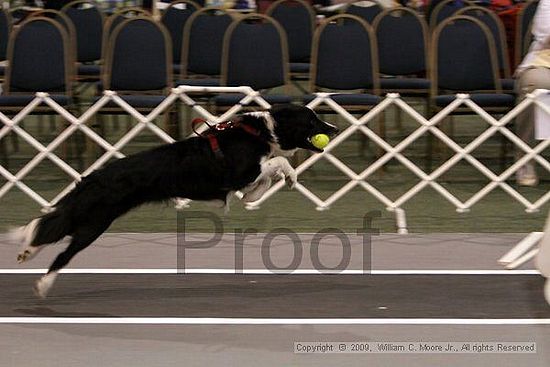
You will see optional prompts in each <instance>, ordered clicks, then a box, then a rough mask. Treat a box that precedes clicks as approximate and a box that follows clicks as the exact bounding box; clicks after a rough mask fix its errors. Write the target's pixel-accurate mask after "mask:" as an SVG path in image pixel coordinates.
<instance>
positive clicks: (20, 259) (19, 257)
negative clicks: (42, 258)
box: [17, 250, 31, 264]
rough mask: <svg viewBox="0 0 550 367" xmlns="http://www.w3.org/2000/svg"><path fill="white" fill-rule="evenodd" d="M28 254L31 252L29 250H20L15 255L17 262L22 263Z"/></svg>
mask: <svg viewBox="0 0 550 367" xmlns="http://www.w3.org/2000/svg"><path fill="white" fill-rule="evenodd" d="M30 256H31V252H30V251H29V250H25V251H22V252H20V253H19V254H18V255H17V262H18V263H19V264H21V263H24V262H25V261H27V260H29V258H30Z"/></svg>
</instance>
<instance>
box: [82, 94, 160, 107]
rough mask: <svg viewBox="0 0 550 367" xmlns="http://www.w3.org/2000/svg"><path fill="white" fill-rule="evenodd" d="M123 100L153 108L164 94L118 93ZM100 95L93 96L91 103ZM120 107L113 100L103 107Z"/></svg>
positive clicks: (132, 104) (133, 104) (131, 104)
mask: <svg viewBox="0 0 550 367" xmlns="http://www.w3.org/2000/svg"><path fill="white" fill-rule="evenodd" d="M119 96H120V97H121V98H122V99H123V100H124V101H125V102H127V103H128V104H129V105H130V106H132V107H134V108H150V109H153V108H155V107H157V106H158V105H159V104H160V103H161V102H162V101H164V99H165V98H166V96H163V95H146V94H136V95H119ZM100 98H101V96H98V97H95V98H94V99H93V103H95V102H97V101H98V100H99V99H100ZM113 107H114V108H120V107H119V106H118V104H116V103H115V102H113V101H109V102H108V103H107V104H106V105H105V106H104V108H113Z"/></svg>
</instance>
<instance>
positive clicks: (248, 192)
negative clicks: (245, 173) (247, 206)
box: [242, 157, 298, 203]
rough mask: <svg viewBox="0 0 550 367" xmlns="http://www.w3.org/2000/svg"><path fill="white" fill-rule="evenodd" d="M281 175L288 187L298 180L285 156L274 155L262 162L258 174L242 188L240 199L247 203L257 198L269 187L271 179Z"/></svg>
mask: <svg viewBox="0 0 550 367" xmlns="http://www.w3.org/2000/svg"><path fill="white" fill-rule="evenodd" d="M281 176H284V178H285V180H286V182H287V184H288V186H289V187H290V188H292V187H294V184H296V182H297V181H298V177H297V175H296V171H295V170H294V168H292V166H291V165H290V163H288V160H287V159H286V158H284V157H275V158H271V159H269V160H267V161H265V162H263V163H262V166H261V173H260V175H259V176H258V177H257V178H256V180H255V181H254V182H253V183H251V184H250V185H249V186H248V187H247V188H245V189H244V190H242V192H243V193H244V195H243V198H242V200H243V201H244V202H247V203H250V202H254V201H256V200H259V199H260V198H261V197H262V196H263V195H264V193H265V192H266V191H267V190H269V188H270V187H271V181H272V179H276V178H279V177H281Z"/></svg>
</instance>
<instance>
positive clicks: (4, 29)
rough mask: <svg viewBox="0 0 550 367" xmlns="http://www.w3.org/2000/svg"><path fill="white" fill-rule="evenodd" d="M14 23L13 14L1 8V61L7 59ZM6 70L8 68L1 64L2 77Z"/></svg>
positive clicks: (0, 72) (0, 73)
mask: <svg viewBox="0 0 550 367" xmlns="http://www.w3.org/2000/svg"><path fill="white" fill-rule="evenodd" d="M12 24H13V21H12V19H11V14H10V13H9V12H7V11H5V10H4V9H0V61H4V60H6V55H7V50H8V40H9V38H10V34H11V27H12ZM5 71H6V68H5V67H4V66H0V78H2V77H3V76H4V73H5Z"/></svg>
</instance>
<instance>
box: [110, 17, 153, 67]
mask: <svg viewBox="0 0 550 367" xmlns="http://www.w3.org/2000/svg"><path fill="white" fill-rule="evenodd" d="M140 16H143V17H147V16H151V14H150V13H149V12H148V11H147V10H144V9H142V8H137V7H131V8H124V9H120V10H118V11H116V12H114V13H113V14H111V15H110V16H109V17H108V18H107V19H106V20H105V23H104V24H103V40H102V42H101V43H102V48H101V55H102V58H104V57H105V52H106V51H107V43H108V42H109V39H110V38H111V34H112V33H113V31H114V29H115V28H116V27H117V26H118V25H119V24H120V23H122V22H124V21H125V20H126V19H132V18H135V17H140Z"/></svg>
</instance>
